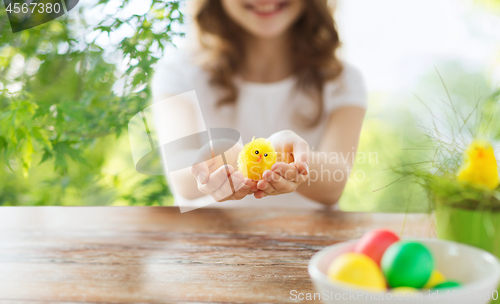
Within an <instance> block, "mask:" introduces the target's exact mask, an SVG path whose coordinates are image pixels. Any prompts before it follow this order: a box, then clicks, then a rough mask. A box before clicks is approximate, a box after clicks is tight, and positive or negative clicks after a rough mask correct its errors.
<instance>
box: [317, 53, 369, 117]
mask: <svg viewBox="0 0 500 304" xmlns="http://www.w3.org/2000/svg"><path fill="white" fill-rule="evenodd" d="M324 94H325V95H324V97H323V98H324V102H325V110H326V112H327V113H331V112H333V111H335V110H337V109H339V108H342V107H349V106H354V107H360V108H363V109H366V108H367V106H368V101H367V90H366V85H365V81H364V79H363V76H362V75H361V72H360V71H359V70H358V69H357V68H356V67H354V66H353V65H351V64H348V63H344V69H343V71H342V73H341V74H340V75H339V77H337V78H336V79H334V80H332V81H330V82H328V83H327V84H326V85H325V91H324Z"/></svg>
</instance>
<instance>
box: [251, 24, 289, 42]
mask: <svg viewBox="0 0 500 304" xmlns="http://www.w3.org/2000/svg"><path fill="white" fill-rule="evenodd" d="M248 31H249V33H250V34H251V35H252V36H254V37H256V38H260V39H277V38H280V37H283V35H285V33H286V32H287V31H286V27H276V28H273V27H272V26H262V27H259V28H253V29H249V30H248Z"/></svg>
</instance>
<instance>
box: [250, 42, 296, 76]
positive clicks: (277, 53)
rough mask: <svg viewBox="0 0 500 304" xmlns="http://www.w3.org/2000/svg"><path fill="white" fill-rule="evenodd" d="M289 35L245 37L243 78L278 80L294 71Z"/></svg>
mask: <svg viewBox="0 0 500 304" xmlns="http://www.w3.org/2000/svg"><path fill="white" fill-rule="evenodd" d="M289 41H290V40H289V36H288V35H283V36H282V37H279V38H274V39H263V38H257V37H255V36H250V35H249V37H246V39H245V59H244V61H243V66H242V69H241V72H240V73H241V77H242V78H243V80H246V81H252V82H276V81H280V80H283V79H285V78H287V77H289V76H290V75H292V73H293V67H292V64H291V60H290V58H291V56H290V51H291V50H290V42H289Z"/></svg>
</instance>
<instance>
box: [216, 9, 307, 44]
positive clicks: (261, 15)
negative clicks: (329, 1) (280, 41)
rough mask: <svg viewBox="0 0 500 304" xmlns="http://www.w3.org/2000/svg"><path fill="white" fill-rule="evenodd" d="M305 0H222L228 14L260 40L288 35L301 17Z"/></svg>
mask: <svg viewBox="0 0 500 304" xmlns="http://www.w3.org/2000/svg"><path fill="white" fill-rule="evenodd" d="M304 2H305V1H303V0H222V7H223V8H224V11H225V12H226V14H227V15H228V16H229V17H230V18H231V19H232V20H233V21H234V22H236V23H237V24H239V25H240V26H241V27H242V28H243V29H245V30H246V31H247V32H249V33H250V34H252V35H254V36H256V37H258V38H276V37H279V36H281V35H283V34H285V33H286V31H287V30H288V29H289V28H290V26H291V25H292V24H293V23H294V22H295V21H296V20H297V19H298V18H299V17H300V15H301V13H302V11H303V9H304V5H305V4H304Z"/></svg>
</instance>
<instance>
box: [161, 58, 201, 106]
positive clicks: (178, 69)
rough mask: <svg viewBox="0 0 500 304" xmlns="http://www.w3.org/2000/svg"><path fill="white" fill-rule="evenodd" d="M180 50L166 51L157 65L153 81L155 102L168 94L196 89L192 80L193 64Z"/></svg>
mask: <svg viewBox="0 0 500 304" xmlns="http://www.w3.org/2000/svg"><path fill="white" fill-rule="evenodd" d="M185 57H186V56H184V55H183V54H181V53H180V51H179V50H174V51H169V52H166V53H165V55H164V57H163V58H162V59H160V60H159V61H158V63H157V65H156V67H155V71H154V75H153V78H152V81H151V92H152V94H153V102H156V101H158V98H161V97H162V96H166V95H177V94H182V93H185V92H188V91H191V90H193V89H194V86H193V85H192V83H191V82H190V77H189V73H190V71H191V70H192V67H191V65H189V64H188V61H187V60H186V58H185Z"/></svg>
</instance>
